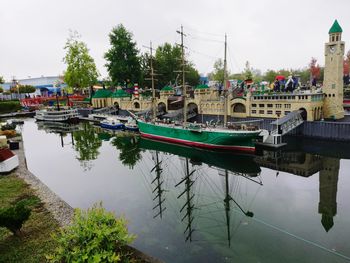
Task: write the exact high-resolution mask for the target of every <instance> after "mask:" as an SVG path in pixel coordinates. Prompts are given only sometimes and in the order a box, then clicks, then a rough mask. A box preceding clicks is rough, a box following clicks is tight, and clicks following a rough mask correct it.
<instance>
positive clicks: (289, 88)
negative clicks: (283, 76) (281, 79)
mask: <svg viewBox="0 0 350 263" xmlns="http://www.w3.org/2000/svg"><path fill="white" fill-rule="evenodd" d="M293 84H294V81H293V78H292V76H289V77H288V80H287V82H286V90H287V92H292V91H293Z"/></svg>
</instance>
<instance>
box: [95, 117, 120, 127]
mask: <svg viewBox="0 0 350 263" xmlns="http://www.w3.org/2000/svg"><path fill="white" fill-rule="evenodd" d="M100 126H101V127H102V128H106V129H112V130H124V129H125V125H124V123H121V122H120V121H119V120H117V119H116V118H113V117H108V118H107V119H105V120H102V121H101V122H100Z"/></svg>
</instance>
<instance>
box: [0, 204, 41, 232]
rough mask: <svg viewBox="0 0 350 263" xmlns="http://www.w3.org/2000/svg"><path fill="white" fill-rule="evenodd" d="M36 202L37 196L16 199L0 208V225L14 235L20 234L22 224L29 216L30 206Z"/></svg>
mask: <svg viewBox="0 0 350 263" xmlns="http://www.w3.org/2000/svg"><path fill="white" fill-rule="evenodd" d="M36 203H38V199H37V198H30V199H29V198H28V199H23V200H21V201H18V202H17V203H16V204H14V205H11V206H10V207H6V208H0V227H6V228H7V229H8V230H10V231H11V232H12V233H13V234H14V235H17V236H18V235H20V232H21V228H22V225H23V224H24V222H26V221H27V220H28V218H29V216H30V213H31V208H30V206H32V205H35V204H36Z"/></svg>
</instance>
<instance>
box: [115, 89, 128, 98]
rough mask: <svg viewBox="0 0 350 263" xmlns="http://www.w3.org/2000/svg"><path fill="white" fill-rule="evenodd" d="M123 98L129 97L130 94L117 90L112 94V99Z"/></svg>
mask: <svg viewBox="0 0 350 263" xmlns="http://www.w3.org/2000/svg"><path fill="white" fill-rule="evenodd" d="M125 97H131V94H129V93H127V92H126V91H125V90H123V89H118V90H116V91H115V92H114V93H113V94H112V98H125Z"/></svg>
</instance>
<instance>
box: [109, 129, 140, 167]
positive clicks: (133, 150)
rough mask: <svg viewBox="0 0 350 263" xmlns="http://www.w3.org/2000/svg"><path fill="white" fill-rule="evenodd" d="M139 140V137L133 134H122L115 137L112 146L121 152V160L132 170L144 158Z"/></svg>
mask: <svg viewBox="0 0 350 263" xmlns="http://www.w3.org/2000/svg"><path fill="white" fill-rule="evenodd" d="M138 139H139V138H138V137H137V136H135V135H132V134H130V135H129V134H127V135H123V134H120V135H118V136H116V137H114V138H113V141H112V144H113V145H114V146H116V147H117V148H118V150H120V154H119V160H120V161H121V162H122V163H123V164H124V165H127V166H129V168H131V169H132V168H134V166H135V164H136V163H137V162H138V161H139V160H141V158H142V156H141V149H140V148H139V145H138Z"/></svg>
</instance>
